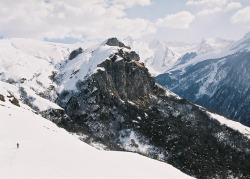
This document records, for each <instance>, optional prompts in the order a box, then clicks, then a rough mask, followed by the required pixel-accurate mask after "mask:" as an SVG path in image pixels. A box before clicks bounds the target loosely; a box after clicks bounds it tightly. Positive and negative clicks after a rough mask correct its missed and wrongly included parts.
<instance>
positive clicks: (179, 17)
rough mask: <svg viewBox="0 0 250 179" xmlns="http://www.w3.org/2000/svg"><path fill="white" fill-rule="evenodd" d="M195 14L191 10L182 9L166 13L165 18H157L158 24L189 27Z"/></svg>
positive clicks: (159, 25) (178, 27) (160, 25)
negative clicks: (174, 12)
mask: <svg viewBox="0 0 250 179" xmlns="http://www.w3.org/2000/svg"><path fill="white" fill-rule="evenodd" d="M194 19H195V16H194V15H192V14H191V13H190V12H187V11H181V12H178V13H176V14H170V15H166V17H165V18H159V19H157V22H156V26H158V27H167V28H172V29H188V28H189V26H190V24H191V22H192V21H193V20H194Z"/></svg>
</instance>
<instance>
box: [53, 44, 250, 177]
mask: <svg viewBox="0 0 250 179" xmlns="http://www.w3.org/2000/svg"><path fill="white" fill-rule="evenodd" d="M138 58H139V57H138V55H137V54H136V53H135V52H132V51H129V50H126V49H122V48H121V49H118V51H117V52H115V53H114V54H112V55H110V57H109V58H107V59H106V60H104V61H102V62H101V63H100V64H99V65H98V68H97V70H96V72H95V73H93V74H91V75H90V76H87V77H85V79H81V80H79V81H78V82H77V85H76V87H77V90H76V91H63V92H62V93H61V94H60V95H59V97H58V99H57V103H58V104H59V105H60V106H61V107H63V108H64V109H65V111H66V114H67V115H68V116H69V117H70V119H68V118H67V119H63V120H62V121H60V122H59V123H58V125H60V126H62V127H64V128H65V129H67V130H69V131H70V132H75V133H78V134H79V135H82V136H87V137H85V138H82V140H83V141H85V142H87V143H90V144H91V143H94V144H96V143H100V144H101V145H104V146H106V149H108V150H126V151H134V152H138V153H140V154H143V155H146V156H148V157H151V158H154V159H160V160H161V161H165V162H167V163H170V164H172V165H173V166H175V167H177V168H179V169H180V170H182V171H183V172H185V173H187V174H190V175H192V176H195V177H198V178H215V177H218V176H219V177H220V178H223V177H225V176H231V175H232V176H234V177H241V176H244V177H245V178H247V177H250V172H249V170H247V169H248V168H249V167H250V163H249V160H247V159H248V158H249V157H250V153H249V151H247V150H248V149H249V148H250V144H249V140H248V139H247V138H246V137H245V136H244V135H243V134H241V133H239V132H237V131H234V130H232V129H231V128H229V127H227V126H222V125H221V124H220V123H219V122H218V121H217V120H216V119H215V118H213V117H211V116H210V115H209V113H208V112H207V111H206V110H205V109H204V108H201V107H199V106H196V105H194V104H192V103H191V102H189V101H187V100H185V99H182V98H180V97H178V96H177V95H175V94H173V93H171V92H169V91H167V90H165V89H163V88H162V87H161V86H160V85H158V84H157V83H156V82H155V79H154V77H152V76H151V75H150V73H149V72H148V70H147V68H145V66H144V64H142V63H139V62H138ZM222 134H223V139H222V138H220V136H221V135H222ZM225 141H227V142H226V143H225ZM239 141H240V142H239ZM94 144H93V145H94ZM228 144H230V145H232V146H234V147H230V146H228ZM238 156H241V157H240V158H239V157H238ZM227 159H228V160H231V161H227ZM232 159H233V160H234V161H233V162H232ZM225 162H226V164H225V165H221V163H225ZM242 162H244V164H242ZM244 167H245V168H244ZM246 168H247V169H246ZM222 171H225V172H226V173H224V172H222ZM227 171H229V172H227ZM239 171H240V174H239Z"/></svg>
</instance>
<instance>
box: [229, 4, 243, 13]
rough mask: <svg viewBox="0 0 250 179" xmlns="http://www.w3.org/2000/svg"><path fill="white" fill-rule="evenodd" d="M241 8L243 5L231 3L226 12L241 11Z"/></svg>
mask: <svg viewBox="0 0 250 179" xmlns="http://www.w3.org/2000/svg"><path fill="white" fill-rule="evenodd" d="M241 7H242V5H241V3H239V2H230V3H228V4H227V6H226V10H227V11H230V10H233V9H239V8H241Z"/></svg>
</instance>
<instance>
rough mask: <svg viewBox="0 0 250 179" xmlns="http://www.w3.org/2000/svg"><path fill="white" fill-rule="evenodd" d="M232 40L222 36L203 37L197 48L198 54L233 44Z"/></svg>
mask: <svg viewBox="0 0 250 179" xmlns="http://www.w3.org/2000/svg"><path fill="white" fill-rule="evenodd" d="M231 43H232V41H231V40H226V39H222V38H207V39H205V38H203V39H202V41H201V43H200V45H199V46H198V48H197V53H198V54H204V53H207V52H211V51H213V50H215V49H216V50H217V49H222V48H225V47H226V46H228V45H229V44H231Z"/></svg>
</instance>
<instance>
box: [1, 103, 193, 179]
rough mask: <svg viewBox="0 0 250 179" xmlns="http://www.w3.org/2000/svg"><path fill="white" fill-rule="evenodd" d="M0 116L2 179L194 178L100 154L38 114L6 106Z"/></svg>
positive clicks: (133, 158)
mask: <svg viewBox="0 0 250 179" xmlns="http://www.w3.org/2000/svg"><path fill="white" fill-rule="evenodd" d="M0 116H1V117H0V178H4V179H12V178H19V179H22V178H75V179H76V178H180V179H182V178H191V177H189V176H187V175H185V174H183V173H181V172H180V171H179V170H177V169H175V168H174V167H172V166H170V165H167V164H165V163H162V162H159V161H156V160H152V159H149V158H146V157H143V156H140V155H138V154H133V153H126V152H107V151H99V150H97V149H95V148H93V147H90V146H89V145H87V144H85V143H83V142H82V141H80V140H78V139H77V138H76V137H74V136H73V135H71V134H69V133H68V132H66V131H65V130H64V129H61V128H58V127H57V126H56V125H55V124H53V123H52V122H50V121H48V120H46V119H44V118H42V117H40V116H38V115H36V114H34V113H33V112H31V111H28V110H26V109H23V108H19V107H16V106H14V105H12V104H8V103H5V102H2V101H0ZM16 143H19V144H20V147H19V149H17V148H16Z"/></svg>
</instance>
